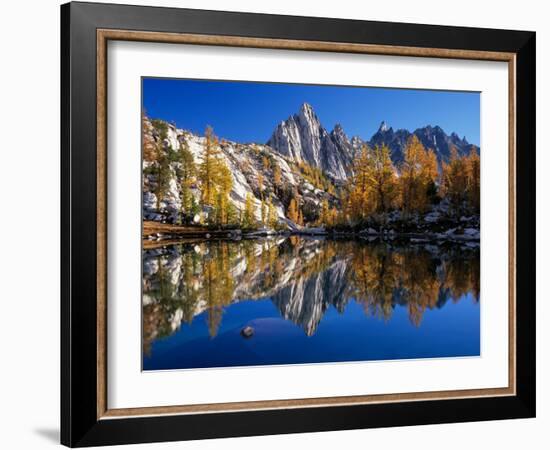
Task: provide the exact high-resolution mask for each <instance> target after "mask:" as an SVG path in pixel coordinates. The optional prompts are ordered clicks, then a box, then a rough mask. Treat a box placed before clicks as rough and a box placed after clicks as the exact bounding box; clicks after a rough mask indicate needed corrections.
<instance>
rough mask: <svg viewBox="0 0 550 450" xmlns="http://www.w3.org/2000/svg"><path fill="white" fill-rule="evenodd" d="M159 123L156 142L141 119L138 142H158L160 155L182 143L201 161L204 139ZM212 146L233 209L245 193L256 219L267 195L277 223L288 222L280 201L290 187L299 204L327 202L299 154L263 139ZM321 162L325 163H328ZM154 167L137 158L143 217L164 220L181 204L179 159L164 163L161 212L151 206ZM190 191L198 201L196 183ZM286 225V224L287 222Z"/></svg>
mask: <svg viewBox="0 0 550 450" xmlns="http://www.w3.org/2000/svg"><path fill="white" fill-rule="evenodd" d="M160 122H162V121H160ZM162 123H163V124H164V125H165V127H166V138H165V139H164V140H163V142H162V143H160V135H159V133H158V131H157V130H156V129H155V128H154V127H153V126H152V125H151V122H150V121H149V119H148V118H144V127H143V132H144V141H145V142H147V143H149V144H151V145H155V146H157V147H158V144H162V145H160V147H161V149H162V150H161V151H162V152H164V154H165V156H167V155H169V154H170V153H171V152H175V151H178V150H179V148H180V145H185V146H187V148H188V149H189V151H190V152H191V154H192V155H193V160H194V163H195V165H197V166H199V165H200V164H201V162H202V161H203V155H204V151H205V144H206V138H205V137H204V136H199V135H196V134H193V133H190V132H189V131H186V130H183V129H178V128H176V127H174V126H173V125H171V124H168V123H166V122H162ZM218 147H219V150H220V157H221V158H222V159H223V161H224V162H225V164H226V165H227V167H228V168H229V170H230V172H231V178H232V189H231V193H230V196H229V197H230V202H231V203H232V204H233V206H234V207H235V208H236V209H237V210H243V209H244V206H245V201H246V198H247V196H249V197H250V198H251V199H252V202H253V205H254V214H255V216H256V220H260V219H261V217H260V215H261V199H262V197H263V198H264V199H267V198H268V199H270V201H271V202H272V205H273V208H274V209H275V214H276V216H277V217H278V218H279V219H280V220H281V222H282V223H286V222H287V221H288V219H287V218H286V216H285V202H286V203H288V197H289V196H290V194H291V193H293V192H297V193H298V194H300V196H301V198H302V201H303V205H304V208H306V207H307V208H310V209H312V210H314V211H316V210H320V205H321V203H322V201H323V200H329V201H331V200H332V201H333V197H334V196H333V195H331V194H329V193H328V192H326V191H324V190H323V189H319V188H316V187H314V186H312V185H311V183H310V182H309V181H308V180H307V179H306V177H305V176H304V175H303V173H302V172H301V171H300V170H299V168H298V166H297V165H296V162H297V161H300V159H296V158H294V157H293V156H290V157H289V156H288V155H286V156H285V155H284V154H282V153H280V152H277V151H275V150H274V149H273V148H271V147H269V146H268V145H265V144H256V143H248V144H241V143H237V142H232V141H229V140H226V139H220V140H219V144H218ZM311 151H314V150H313V149H312V150H311ZM326 164H329V162H327V163H326ZM330 164H332V163H330ZM155 167H156V166H155V163H154V162H148V161H147V160H146V159H144V160H143V188H142V191H143V213H144V218H145V219H146V220H157V221H158V220H161V219H167V220H168V221H174V220H176V217H177V214H178V212H179V211H180V209H181V198H182V192H181V183H180V182H179V180H178V175H177V173H178V167H179V163H178V162H171V163H170V168H169V174H168V176H169V182H168V189H167V192H166V193H165V195H164V196H163V198H162V199H161V201H160V202H159V203H160V204H159V205H158V206H159V209H160V210H161V211H162V215H161V214H159V211H158V209H157V198H156V195H155V188H156V174H155V170H154V168H155ZM275 167H277V170H278V171H279V174H280V180H279V181H278V184H277V183H276V180H275ZM260 182H261V184H262V185H261V186H260ZM191 194H192V195H193V196H194V198H195V201H196V202H197V203H199V200H200V191H199V189H198V186H196V185H193V186H191ZM289 225H290V226H292V224H289Z"/></svg>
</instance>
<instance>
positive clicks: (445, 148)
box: [368, 122, 480, 165]
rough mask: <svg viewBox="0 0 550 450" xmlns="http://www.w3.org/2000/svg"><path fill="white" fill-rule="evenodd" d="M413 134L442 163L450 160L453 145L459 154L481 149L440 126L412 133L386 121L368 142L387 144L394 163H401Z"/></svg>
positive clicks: (370, 143)
mask: <svg viewBox="0 0 550 450" xmlns="http://www.w3.org/2000/svg"><path fill="white" fill-rule="evenodd" d="M413 134H414V135H416V137H417V138H418V139H419V140H420V142H422V145H424V147H426V148H430V149H432V150H433V151H434V152H435V154H436V156H437V159H438V161H439V162H440V163H441V162H447V161H448V160H449V158H450V156H451V147H453V146H454V147H455V148H456V149H457V151H458V154H459V155H466V154H468V153H469V152H470V150H471V148H472V147H473V148H474V149H475V150H476V151H477V152H478V153H479V151H480V149H479V147H478V146H476V145H472V144H470V143H469V142H468V141H467V140H466V138H465V137H463V138H460V137H459V136H458V135H457V134H456V133H451V134H450V135H447V134H446V133H445V131H443V129H442V128H441V127H439V126H434V127H432V126H431V125H427V126H425V127H423V128H417V129H416V130H414V132H412V133H411V132H410V131H407V130H403V129H399V130H394V129H393V128H392V127H390V126H388V125H387V124H386V122H382V123H381V124H380V127H379V128H378V131H377V132H376V133H375V134H374V135H373V136H372V138H371V139H370V141H369V143H368V144H369V146H371V147H374V146H375V145H383V144H385V145H387V146H388V147H389V148H390V151H391V157H392V161H393V163H394V164H396V165H399V163H401V162H402V161H403V159H404V157H405V146H406V144H407V141H408V139H409V138H410V137H411V136H412V135H413Z"/></svg>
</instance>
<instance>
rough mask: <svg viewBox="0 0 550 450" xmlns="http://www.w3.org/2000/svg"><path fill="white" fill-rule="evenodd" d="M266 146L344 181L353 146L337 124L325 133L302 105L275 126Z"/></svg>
mask: <svg viewBox="0 0 550 450" xmlns="http://www.w3.org/2000/svg"><path fill="white" fill-rule="evenodd" d="M267 145H269V146H270V147H272V148H273V149H275V150H276V151H277V152H278V153H280V154H281V155H284V156H286V157H288V158H290V159H292V160H294V161H304V162H306V163H308V164H309V165H311V166H313V167H317V168H319V169H321V170H323V171H324V172H325V173H326V174H328V175H330V176H331V177H333V178H334V179H336V180H345V179H346V178H347V174H348V172H349V171H348V168H349V166H350V164H351V161H352V157H353V147H352V144H351V142H350V141H349V140H348V138H347V136H346V134H345V133H344V130H343V129H342V127H341V126H340V125H336V126H335V127H334V130H332V132H330V133H329V132H328V131H327V130H326V129H325V128H324V127H323V126H322V125H321V122H320V121H319V118H318V117H317V115H316V114H315V112H314V111H313V107H312V106H311V105H309V104H307V103H304V104H303V105H302V107H301V108H300V111H299V112H298V113H297V114H294V115H292V116H290V117H289V118H288V119H287V120H284V121H282V122H281V123H279V124H278V125H277V127H276V128H275V130H274V131H273V134H272V136H271V138H270V139H269V140H268V141H267Z"/></svg>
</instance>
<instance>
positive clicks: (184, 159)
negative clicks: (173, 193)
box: [178, 139, 196, 217]
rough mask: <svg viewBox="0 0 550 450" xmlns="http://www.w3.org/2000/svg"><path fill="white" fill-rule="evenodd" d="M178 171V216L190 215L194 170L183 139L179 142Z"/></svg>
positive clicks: (185, 141) (193, 163)
mask: <svg viewBox="0 0 550 450" xmlns="http://www.w3.org/2000/svg"><path fill="white" fill-rule="evenodd" d="M179 163H180V164H179V169H178V175H179V178H180V192H181V209H180V216H181V217H183V216H184V214H189V213H191V208H192V206H193V205H192V200H194V198H193V194H192V193H191V185H192V183H193V179H194V177H195V173H196V168H195V161H194V158H193V154H192V153H191V152H190V151H189V144H188V143H187V140H185V139H183V140H182V141H181V142H180V150H179Z"/></svg>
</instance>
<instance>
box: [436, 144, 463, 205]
mask: <svg viewBox="0 0 550 450" xmlns="http://www.w3.org/2000/svg"><path fill="white" fill-rule="evenodd" d="M441 187H442V192H443V194H444V195H445V197H446V198H448V199H449V202H450V204H451V206H452V208H453V212H454V213H455V214H456V215H458V214H460V213H461V212H462V209H463V207H464V201H465V200H466V199H467V188H468V164H467V161H466V158H463V157H460V155H459V154H458V151H457V149H456V147H454V146H453V147H452V148H451V159H450V161H449V163H448V164H447V163H443V168H442V174H441Z"/></svg>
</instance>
